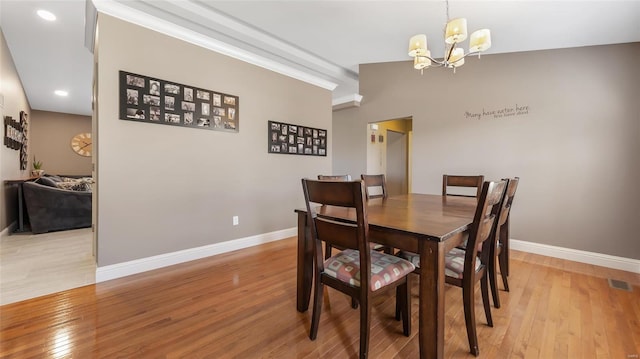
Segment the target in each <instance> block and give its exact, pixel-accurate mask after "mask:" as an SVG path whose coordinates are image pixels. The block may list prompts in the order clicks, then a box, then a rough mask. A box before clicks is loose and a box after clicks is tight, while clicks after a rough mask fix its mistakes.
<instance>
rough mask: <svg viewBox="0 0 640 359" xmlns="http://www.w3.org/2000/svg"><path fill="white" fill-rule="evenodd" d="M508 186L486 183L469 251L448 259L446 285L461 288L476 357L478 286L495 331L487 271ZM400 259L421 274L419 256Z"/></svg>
mask: <svg viewBox="0 0 640 359" xmlns="http://www.w3.org/2000/svg"><path fill="white" fill-rule="evenodd" d="M506 186H507V181H500V182H484V184H483V185H482V187H481V191H480V196H479V198H478V206H477V207H476V212H475V215H474V218H473V223H471V225H470V227H469V240H468V245H467V247H466V249H461V248H453V249H452V250H451V251H449V252H448V253H447V254H446V255H445V281H446V282H447V283H448V284H451V285H455V286H457V287H461V288H462V301H463V305H464V319H465V324H466V327H467V338H468V340H469V349H470V352H471V354H473V355H475V356H478V355H479V354H480V350H479V347H478V336H477V332H476V315H475V290H474V289H475V284H476V283H477V282H480V289H481V293H482V303H483V305H484V314H485V317H486V318H487V325H488V326H490V327H493V319H492V318H491V303H490V299H489V281H488V274H487V271H488V268H489V266H490V261H491V260H492V258H491V256H492V254H493V253H495V245H496V241H495V240H494V239H495V232H496V228H497V223H498V217H499V216H500V208H501V203H502V199H503V193H504V191H505V189H506ZM478 247H481V248H482V251H481V252H479V251H478ZM397 255H398V256H400V257H401V258H404V259H407V260H409V261H410V262H411V263H413V264H414V265H415V266H416V272H417V273H419V271H420V255H419V254H417V253H412V252H406V251H400V252H399V253H398V254H397ZM400 304H401V303H398V302H396V318H398V317H399V316H400V315H401V314H403V313H402V306H401V305H400Z"/></svg>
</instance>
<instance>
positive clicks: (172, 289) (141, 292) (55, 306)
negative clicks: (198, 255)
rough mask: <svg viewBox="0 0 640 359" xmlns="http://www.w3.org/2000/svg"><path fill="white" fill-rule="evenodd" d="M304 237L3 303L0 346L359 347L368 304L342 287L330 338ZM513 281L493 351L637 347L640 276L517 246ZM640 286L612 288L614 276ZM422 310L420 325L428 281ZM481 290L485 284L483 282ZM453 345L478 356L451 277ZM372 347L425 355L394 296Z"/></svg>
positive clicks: (268, 351) (502, 354)
mask: <svg viewBox="0 0 640 359" xmlns="http://www.w3.org/2000/svg"><path fill="white" fill-rule="evenodd" d="M295 243H296V242H295V238H290V239H286V240H282V241H277V242H272V243H269V244H265V245H261V246H258V247H253V248H249V249H244V250H240V251H236V252H232V253H227V254H222V255H218V256H215V257H210V258H205V259H202V260H198V261H193V262H189V263H183V264H179V265H175V266H172V267H167V268H162V269H159V270H155V271H151V272H146V273H142V274H138V275H134V276H130V277H126V278H121V279H116V280H112V281H108V282H104V283H100V284H97V285H89V286H85V287H81V288H76V289H73V290H68V291H65V292H61V293H56V294H52V295H48V296H44V297H40V298H36V299H31V300H27V301H23V302H18V303H13V304H9V305H5V306H2V307H0V316H1V320H0V357H2V358H32V357H47V358H50V357H55V358H58V357H73V358H351V357H357V354H358V335H359V334H358V333H359V332H358V317H359V312H358V311H357V310H353V309H351V307H350V300H349V299H347V298H346V297H345V296H344V295H342V294H339V293H338V292H335V291H333V290H331V289H328V290H327V292H326V293H325V298H324V300H325V304H324V310H323V313H322V317H321V322H320V330H319V333H318V339H317V340H316V341H310V340H309V339H308V331H309V324H310V315H311V313H310V312H306V313H298V312H297V311H296V309H295V308H296V304H295V300H296V299H295V267H296V264H295V263H296V261H295V253H296V247H295V246H296V244H295ZM511 264H512V275H511V277H510V286H511V291H510V292H509V293H506V292H501V299H502V308H500V309H493V315H494V323H495V326H494V327H493V328H489V327H487V326H486V325H485V324H484V319H483V314H482V313H483V312H482V306H481V301H480V299H479V296H478V298H477V299H478V300H477V304H478V306H477V309H476V313H477V315H478V329H479V330H478V336H479V344H480V352H481V354H480V357H483V358H545V359H547V358H616V359H618V358H622V359H628V358H637V357H638V356H637V355H638V354H639V353H640V287H639V285H640V276H638V275H635V274H632V273H628V272H621V271H615V270H609V269H606V268H600V267H594V266H590V265H584V264H578V263H573V262H568V261H563V260H557V259H552V258H547V257H542V256H537V255H531V254H525V253H519V252H515V251H514V252H513V259H512V262H511ZM608 277H614V278H616V279H621V280H626V281H628V282H631V283H633V284H634V287H633V291H632V292H627V291H622V290H619V289H612V288H610V287H609V286H608V283H607V281H606V278H608ZM414 282H415V283H414V284H415V286H414V288H413V295H414V300H413V310H412V316H413V321H414V325H413V327H414V328H417V314H418V313H417V304H418V301H417V298H415V295H416V294H417V280H416V281H414ZM478 294H479V293H478ZM445 295H446V319H445V324H444V325H445V335H446V341H445V353H446V357H448V358H472V357H473V356H471V354H469V353H468V343H467V339H466V332H465V330H464V315H463V311H462V303H461V298H462V294H461V292H460V289H459V288H455V287H448V286H447V288H446V293H445ZM373 307H374V310H373V314H372V322H373V323H372V327H373V328H372V332H371V347H370V356H371V357H372V358H395V357H397V358H416V357H417V355H418V339H417V331H416V330H415V329H414V332H413V333H412V336H411V337H410V338H407V337H404V336H403V335H402V328H401V324H400V322H397V321H395V320H394V319H393V314H394V299H393V297H391V296H389V297H384V296H383V297H381V298H378V300H376V301H375V303H374V305H373Z"/></svg>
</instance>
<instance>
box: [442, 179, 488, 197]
mask: <svg viewBox="0 0 640 359" xmlns="http://www.w3.org/2000/svg"><path fill="white" fill-rule="evenodd" d="M483 182H484V176H482V175H478V176H458V175H442V195H443V196H462V197H476V198H478V197H480V191H481V190H482V184H483ZM448 187H469V188H475V192H476V194H475V195H467V194H456V193H451V192H450V191H449V190H448Z"/></svg>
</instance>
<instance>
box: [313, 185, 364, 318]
mask: <svg viewBox="0 0 640 359" xmlns="http://www.w3.org/2000/svg"><path fill="white" fill-rule="evenodd" d="M318 179H319V180H321V181H351V175H318ZM324 245H325V248H324V258H325V259H327V258H329V257H331V252H332V249H333V247H332V246H331V245H330V244H329V243H325V244H324ZM354 308H356V306H355V304H354Z"/></svg>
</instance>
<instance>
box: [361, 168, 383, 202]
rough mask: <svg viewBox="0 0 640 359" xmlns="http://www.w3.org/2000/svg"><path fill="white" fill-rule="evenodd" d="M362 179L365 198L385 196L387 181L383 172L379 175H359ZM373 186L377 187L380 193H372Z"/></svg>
mask: <svg viewBox="0 0 640 359" xmlns="http://www.w3.org/2000/svg"><path fill="white" fill-rule="evenodd" d="M360 178H362V180H363V181H364V190H365V194H366V196H367V200H369V199H372V198H387V181H386V179H385V176H384V175H383V174H380V175H364V174H363V175H360ZM373 188H379V189H380V190H379V192H380V193H372V191H371V190H372V189H373Z"/></svg>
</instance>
